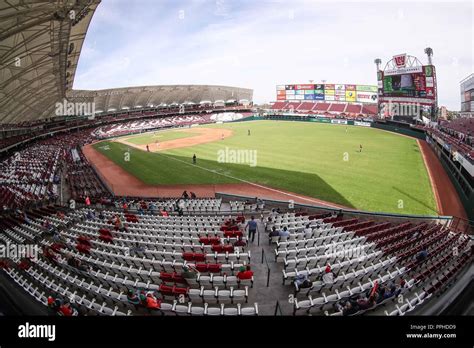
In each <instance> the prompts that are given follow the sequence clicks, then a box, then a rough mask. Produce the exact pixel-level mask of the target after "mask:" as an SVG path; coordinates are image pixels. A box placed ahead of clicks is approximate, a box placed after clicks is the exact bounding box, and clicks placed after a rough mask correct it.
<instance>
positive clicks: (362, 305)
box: [357, 294, 375, 310]
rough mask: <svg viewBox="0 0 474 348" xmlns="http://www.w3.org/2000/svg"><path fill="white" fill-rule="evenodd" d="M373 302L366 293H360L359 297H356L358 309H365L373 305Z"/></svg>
mask: <svg viewBox="0 0 474 348" xmlns="http://www.w3.org/2000/svg"><path fill="white" fill-rule="evenodd" d="M374 304H375V302H374V300H373V299H368V298H367V296H366V294H360V295H359V298H358V299H357V307H358V308H359V310H365V309H368V308H370V307H373V305H374Z"/></svg>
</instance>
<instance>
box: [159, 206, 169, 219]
mask: <svg viewBox="0 0 474 348" xmlns="http://www.w3.org/2000/svg"><path fill="white" fill-rule="evenodd" d="M160 214H161V216H163V217H168V216H170V214H168V212H167V211H166V208H163V209H162V210H161V211H160Z"/></svg>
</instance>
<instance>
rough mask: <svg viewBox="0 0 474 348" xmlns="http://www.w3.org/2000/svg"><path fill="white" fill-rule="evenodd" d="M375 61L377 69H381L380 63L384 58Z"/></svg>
mask: <svg viewBox="0 0 474 348" xmlns="http://www.w3.org/2000/svg"><path fill="white" fill-rule="evenodd" d="M374 63H375V65H376V66H377V71H379V70H380V65H381V64H382V59H380V58H376V59H375V60H374Z"/></svg>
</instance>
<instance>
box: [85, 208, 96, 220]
mask: <svg viewBox="0 0 474 348" xmlns="http://www.w3.org/2000/svg"><path fill="white" fill-rule="evenodd" d="M94 219H95V212H94V211H92V210H89V211H88V212H87V214H86V220H94Z"/></svg>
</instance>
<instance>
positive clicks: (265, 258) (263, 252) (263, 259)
mask: <svg viewBox="0 0 474 348" xmlns="http://www.w3.org/2000/svg"><path fill="white" fill-rule="evenodd" d="M264 262H265V265H266V266H267V288H268V287H269V286H270V272H271V269H270V266H269V265H268V260H267V256H266V255H265V250H263V248H262V264H263V263H264Z"/></svg>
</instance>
